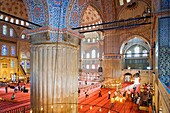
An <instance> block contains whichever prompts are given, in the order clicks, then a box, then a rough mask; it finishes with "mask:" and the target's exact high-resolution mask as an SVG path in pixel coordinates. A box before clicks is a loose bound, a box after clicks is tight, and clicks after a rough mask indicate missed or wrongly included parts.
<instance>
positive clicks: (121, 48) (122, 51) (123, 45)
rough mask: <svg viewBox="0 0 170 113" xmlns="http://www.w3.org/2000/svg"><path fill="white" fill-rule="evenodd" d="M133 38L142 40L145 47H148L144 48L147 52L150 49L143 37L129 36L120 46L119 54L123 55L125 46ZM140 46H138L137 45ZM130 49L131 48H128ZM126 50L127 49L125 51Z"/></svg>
mask: <svg viewBox="0 0 170 113" xmlns="http://www.w3.org/2000/svg"><path fill="white" fill-rule="evenodd" d="M135 37H137V38H139V39H142V40H143V41H144V42H146V43H147V45H148V47H149V48H146V49H147V50H150V48H151V46H150V44H149V42H148V40H147V39H146V38H144V37H142V36H140V35H131V36H129V37H128V38H127V40H124V41H123V43H122V45H121V47H120V54H123V53H124V51H125V45H126V44H127V43H128V41H130V40H131V39H133V38H135ZM139 45H140V44H139ZM130 47H131V46H130ZM126 50H127V49H126Z"/></svg>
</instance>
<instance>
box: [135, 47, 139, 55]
mask: <svg viewBox="0 0 170 113" xmlns="http://www.w3.org/2000/svg"><path fill="white" fill-rule="evenodd" d="M134 53H135V57H139V47H138V46H136V47H135V48H134Z"/></svg>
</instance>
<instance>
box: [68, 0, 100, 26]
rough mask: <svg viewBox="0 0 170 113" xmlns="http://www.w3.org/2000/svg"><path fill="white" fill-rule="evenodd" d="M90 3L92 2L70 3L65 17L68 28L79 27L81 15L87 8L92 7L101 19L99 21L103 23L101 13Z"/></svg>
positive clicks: (83, 0)
mask: <svg viewBox="0 0 170 113" xmlns="http://www.w3.org/2000/svg"><path fill="white" fill-rule="evenodd" d="M91 2H92V1H86V0H82V1H79V0H75V1H72V3H71V4H72V5H70V6H69V8H68V12H67V17H66V18H67V19H66V20H67V26H69V27H78V26H80V25H81V19H82V16H83V14H84V12H85V11H86V9H87V7H88V6H91V7H93V8H94V9H95V10H96V11H97V12H98V14H99V15H100V17H101V20H102V21H103V19H102V15H101V14H102V13H101V12H100V10H99V9H98V8H97V7H95V6H94V5H92V4H91Z"/></svg>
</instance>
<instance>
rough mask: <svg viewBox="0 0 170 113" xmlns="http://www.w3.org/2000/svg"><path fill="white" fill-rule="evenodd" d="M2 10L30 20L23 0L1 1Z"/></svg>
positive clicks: (0, 7)
mask: <svg viewBox="0 0 170 113" xmlns="http://www.w3.org/2000/svg"><path fill="white" fill-rule="evenodd" d="M0 10H1V11H3V12H5V13H8V14H11V15H14V16H17V17H22V19H26V20H28V15H27V12H26V9H25V6H24V3H23V2H22V0H1V2H0Z"/></svg>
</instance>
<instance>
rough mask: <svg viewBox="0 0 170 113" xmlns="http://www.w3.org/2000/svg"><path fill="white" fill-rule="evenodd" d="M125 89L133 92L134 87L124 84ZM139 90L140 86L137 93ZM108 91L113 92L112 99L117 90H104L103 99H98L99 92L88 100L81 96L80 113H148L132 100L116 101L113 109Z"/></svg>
mask: <svg viewBox="0 0 170 113" xmlns="http://www.w3.org/2000/svg"><path fill="white" fill-rule="evenodd" d="M123 88H124V89H126V90H127V89H130V90H133V85H132V84H123ZM124 89H123V90H124ZM139 90H140V89H139V85H137V91H138V92H139ZM108 91H111V97H112V96H113V93H114V92H115V89H106V88H102V89H101V92H102V97H98V90H97V91H95V92H92V93H90V94H89V96H88V97H87V98H86V97H85V95H81V96H80V97H79V101H78V102H79V107H78V111H79V113H148V111H141V110H139V109H138V105H136V104H135V103H133V102H132V101H131V100H125V101H124V102H120V101H116V102H115V103H114V106H113V107H112V108H111V103H110V99H108Z"/></svg>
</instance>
